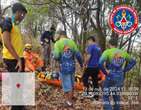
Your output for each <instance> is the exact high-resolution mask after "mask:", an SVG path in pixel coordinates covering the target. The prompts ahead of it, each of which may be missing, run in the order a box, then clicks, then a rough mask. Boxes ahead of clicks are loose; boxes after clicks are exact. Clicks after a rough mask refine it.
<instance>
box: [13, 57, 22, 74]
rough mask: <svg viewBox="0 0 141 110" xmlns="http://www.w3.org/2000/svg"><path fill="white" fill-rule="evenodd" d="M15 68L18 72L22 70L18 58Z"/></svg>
mask: <svg viewBox="0 0 141 110" xmlns="http://www.w3.org/2000/svg"><path fill="white" fill-rule="evenodd" d="M15 69H18V72H20V71H22V61H21V59H20V58H19V59H18V62H17V65H16V67H15Z"/></svg>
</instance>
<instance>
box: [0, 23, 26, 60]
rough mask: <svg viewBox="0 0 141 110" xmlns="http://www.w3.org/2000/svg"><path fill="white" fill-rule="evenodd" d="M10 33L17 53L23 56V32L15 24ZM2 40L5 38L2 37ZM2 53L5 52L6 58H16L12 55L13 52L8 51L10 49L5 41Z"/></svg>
mask: <svg viewBox="0 0 141 110" xmlns="http://www.w3.org/2000/svg"><path fill="white" fill-rule="evenodd" d="M10 35H11V43H12V45H13V47H14V49H15V51H16V53H17V54H18V56H19V57H23V50H24V45H23V40H22V34H21V31H20V29H19V27H18V26H17V25H14V24H13V26H12V30H11V32H10ZM1 36H2V35H1ZM2 41H3V39H2ZM2 53H3V58H4V59H15V58H14V57H13V56H12V55H11V53H10V52H9V51H8V49H7V48H6V47H5V46H4V43H3V50H2Z"/></svg>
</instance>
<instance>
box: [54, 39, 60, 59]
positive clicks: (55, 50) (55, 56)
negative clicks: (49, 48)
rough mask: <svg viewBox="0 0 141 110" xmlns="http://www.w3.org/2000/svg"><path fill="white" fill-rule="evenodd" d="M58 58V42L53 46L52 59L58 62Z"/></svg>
mask: <svg viewBox="0 0 141 110" xmlns="http://www.w3.org/2000/svg"><path fill="white" fill-rule="evenodd" d="M59 57H60V50H59V41H58V42H56V43H55V44H54V50H53V58H54V59H55V60H59Z"/></svg>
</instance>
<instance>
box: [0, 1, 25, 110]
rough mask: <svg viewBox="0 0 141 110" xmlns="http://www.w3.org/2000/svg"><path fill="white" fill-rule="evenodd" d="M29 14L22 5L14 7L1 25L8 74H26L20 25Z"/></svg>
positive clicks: (14, 109) (14, 108) (15, 108)
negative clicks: (10, 15) (10, 14)
mask: <svg viewBox="0 0 141 110" xmlns="http://www.w3.org/2000/svg"><path fill="white" fill-rule="evenodd" d="M26 13H27V10H26V8H25V7H24V6H23V5H22V4H21V3H15V4H13V6H12V17H11V18H10V17H5V18H4V21H3V23H2V25H1V38H2V43H3V50H2V53H3V61H4V63H5V65H6V69H7V70H8V72H24V59H23V49H24V46H23V42H22V35H21V32H20V30H19V28H18V24H19V23H20V22H21V21H22V20H23V19H24V17H25V15H26ZM11 110H25V107H24V106H12V107H11Z"/></svg>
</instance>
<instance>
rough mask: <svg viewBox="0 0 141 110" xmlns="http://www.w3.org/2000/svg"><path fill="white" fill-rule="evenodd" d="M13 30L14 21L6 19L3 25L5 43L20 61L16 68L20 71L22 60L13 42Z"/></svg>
mask: <svg viewBox="0 0 141 110" xmlns="http://www.w3.org/2000/svg"><path fill="white" fill-rule="evenodd" d="M11 30H12V22H11V21H6V20H5V22H4V24H3V26H2V33H3V36H2V37H3V44H4V46H5V47H6V48H7V50H8V51H9V52H10V54H11V55H12V56H13V57H14V58H15V59H16V60H17V61H18V62H17V65H16V67H15V68H18V71H21V70H22V62H21V59H20V57H19V56H18V54H17V53H16V51H15V49H14V47H13V45H12V43H11V35H10V32H11Z"/></svg>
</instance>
